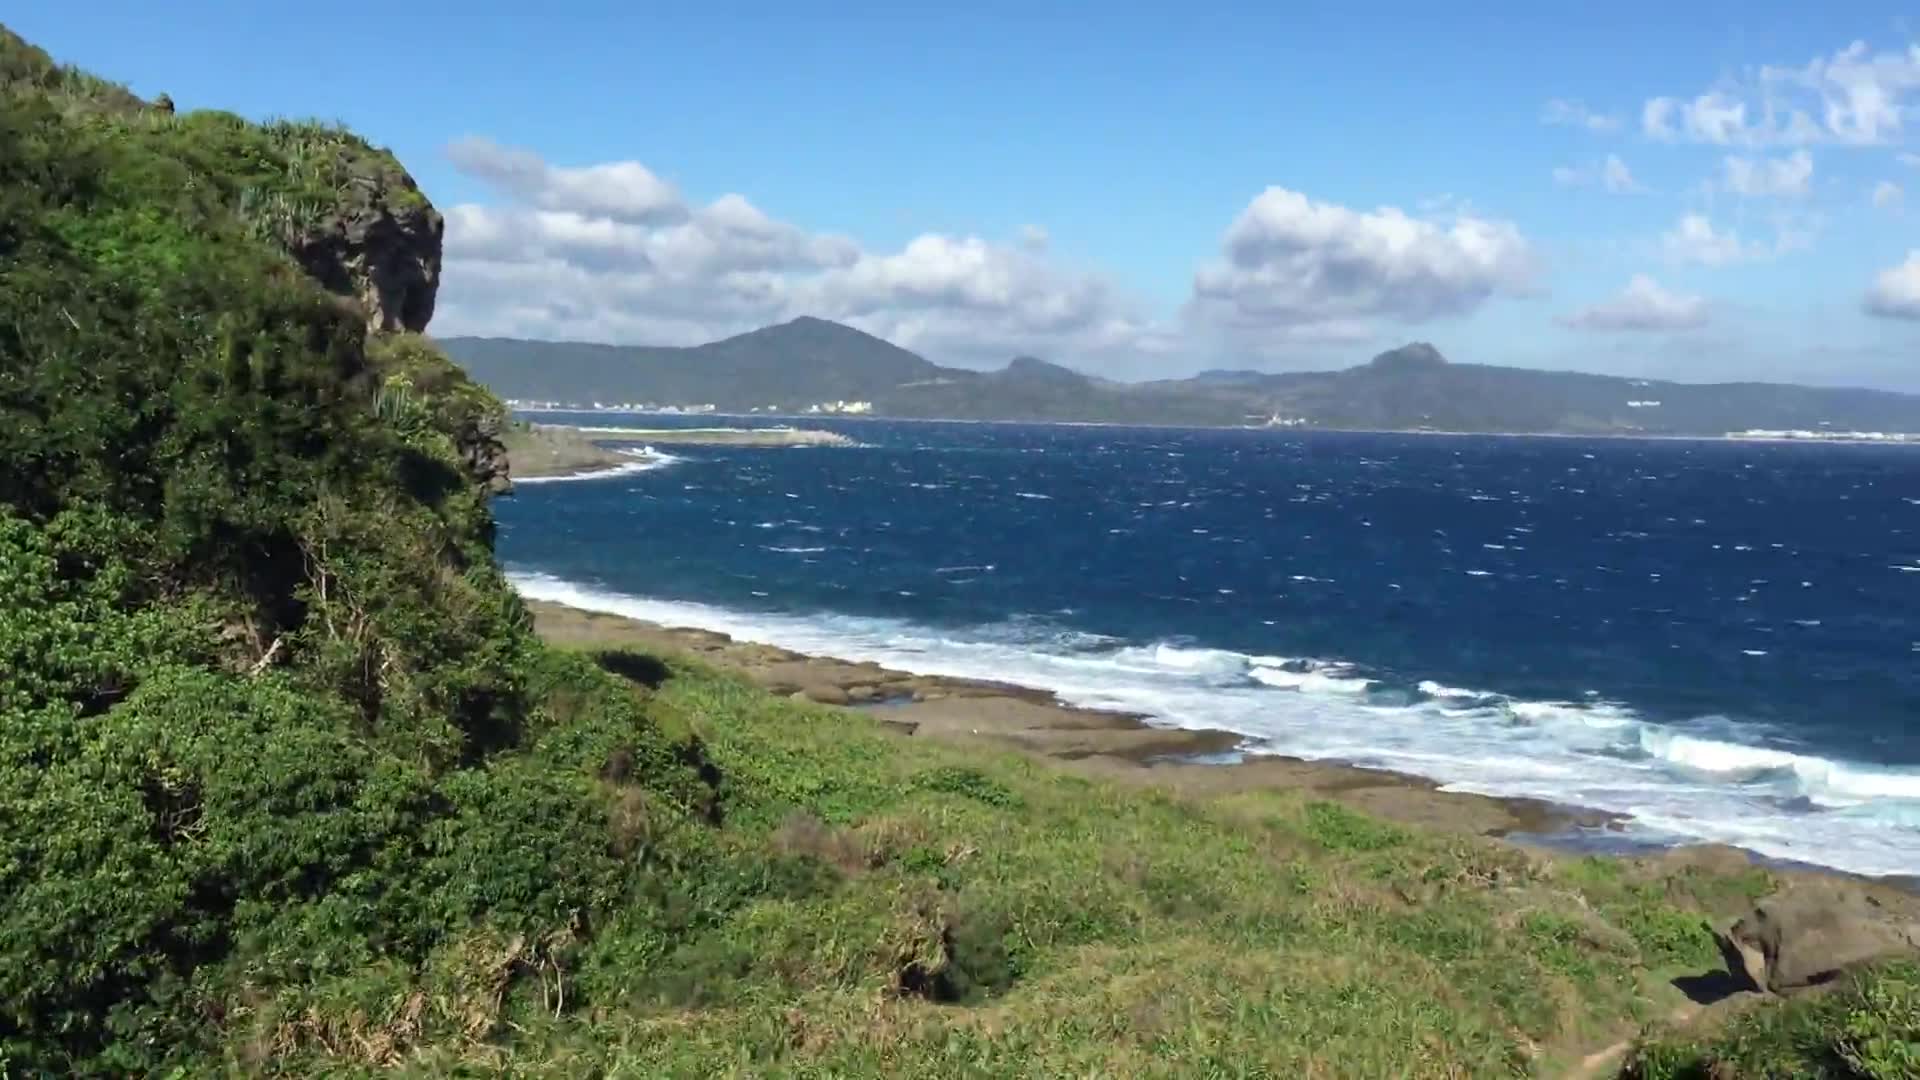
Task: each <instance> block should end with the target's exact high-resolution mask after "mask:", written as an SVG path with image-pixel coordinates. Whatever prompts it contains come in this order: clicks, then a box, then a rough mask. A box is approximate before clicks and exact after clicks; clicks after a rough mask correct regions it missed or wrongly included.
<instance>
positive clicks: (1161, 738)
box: [529, 601, 1615, 836]
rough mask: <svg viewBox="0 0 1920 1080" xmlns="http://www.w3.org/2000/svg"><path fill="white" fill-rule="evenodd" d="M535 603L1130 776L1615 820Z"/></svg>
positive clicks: (992, 686)
mask: <svg viewBox="0 0 1920 1080" xmlns="http://www.w3.org/2000/svg"><path fill="white" fill-rule="evenodd" d="M529 607H530V608H532V610H533V613H534V618H535V624H536V626H537V628H538V630H539V632H540V634H541V636H543V637H545V638H546V639H547V640H549V641H551V642H554V643H555V644H559V645H582V646H584V645H593V646H595V647H602V648H632V649H638V650H641V651H646V652H654V653H683V654H689V655H693V656H696V657H698V658H700V659H701V660H704V661H706V662H708V663H710V664H713V665H715V666H718V667H722V668H725V669H728V670H732V671H735V672H738V673H739V674H741V675H743V676H745V677H746V678H747V679H748V680H750V681H752V682H753V683H754V684H755V685H757V686H760V687H762V688H764V689H766V690H767V691H769V692H771V693H775V694H780V695H785V696H791V697H797V698H804V699H806V700H810V701H814V702H818V703H820V704H823V705H834V706H846V707H852V708H862V709H867V710H871V711H872V713H873V714H874V715H875V716H877V717H879V718H880V719H881V720H883V721H884V722H885V723H887V724H888V725H889V726H891V727H892V728H894V729H895V730H897V731H899V732H901V733H902V734H904V735H910V736H912V737H914V738H925V739H939V740H942V741H946V742H955V743H974V744H981V745H997V746H1001V747H1007V748H1013V749H1018V750H1023V751H1026V752H1029V753H1033V754H1036V755H1040V756H1044V757H1048V758H1051V759H1054V760H1056V761H1058V762H1059V763H1060V764H1061V765H1062V767H1064V768H1068V769H1071V770H1074V771H1077V772H1081V773H1083V774H1088V775H1097V776H1101V777H1105V778H1108V779H1113V780H1118V781H1121V782H1138V783H1142V784H1152V785H1156V786H1162V787H1168V788H1172V789H1174V790H1177V791H1181V792H1186V793H1193V794H1225V793H1231V792H1236V791H1247V790H1254V789H1262V788H1293V789H1300V790H1306V791H1312V792H1316V793H1321V794H1324V795H1326V796H1327V797H1329V798H1335V799H1338V800H1339V801H1341V802H1343V803H1347V804H1349V805H1351V806H1353V807H1354V808H1355V809H1359V810H1364V811H1366V812H1368V813H1371V814H1375V815H1377V816H1379V817H1382V818H1386V819H1388V820H1392V821H1400V822H1408V823H1417V824H1423V825H1431V826H1435V827H1438V828H1444V829H1453V830H1459V831H1464V832H1472V833H1479V834H1483V835H1491V836H1523V835H1524V836H1534V835H1541V834H1555V833H1568V832H1578V831H1597V830H1605V829H1608V828H1609V827H1610V826H1612V825H1613V824H1614V823H1615V822H1614V819H1613V818H1611V817H1610V816H1609V815H1607V814H1604V813H1601V812H1598V811H1593V810H1586V809H1582V808H1578V807H1569V806H1559V805H1555V804H1552V803H1547V802H1541V801H1539V800H1534V799H1508V798H1493V797H1489V796H1484V795H1473V794H1466V793H1460V792H1446V791H1441V790H1439V786H1438V785H1437V784H1435V783H1434V782H1433V781H1431V780H1428V779H1425V778H1423V777H1417V776H1408V775H1404V774H1400V773H1392V772H1385V771H1381V770H1376V769H1362V768H1357V767H1354V766H1351V765H1343V764H1338V763H1334V762H1319V761H1303V760H1299V759H1296V758H1286V757H1278V756H1270V755H1259V756H1247V757H1241V756H1239V755H1235V754H1233V751H1235V750H1237V749H1238V748H1239V747H1240V746H1241V745H1242V743H1243V739H1242V738H1241V736H1239V735H1236V734H1234V733H1232V732H1227V731H1205V730H1193V729H1187V728H1173V727H1160V726H1155V725H1153V724H1150V723H1147V722H1146V720H1145V719H1144V718H1142V717H1139V716H1131V715H1127V714H1124V713H1113V712H1102V711H1097V710H1091V709H1082V708H1077V707H1075V706H1072V705H1068V704H1065V703H1063V702H1061V701H1059V700H1058V699H1057V698H1056V697H1055V696H1054V695H1053V694H1052V693H1050V692H1048V691H1045V690H1036V689H1033V688H1031V687H1023V686H1014V685H1009V684H1003V683H992V682H980V681H975V680H969V679H952V678H945V677H940V676H928V675H915V674H912V673H909V672H903V671H894V670H890V669H888V668H884V667H881V666H880V665H878V664H873V663H851V662H848V661H845V660H838V659H834V658H832V657H819V656H805V655H801V654H799V653H795V652H791V651H789V650H786V649H781V648H777V647H775V646H771V645H761V644H755V643H751V642H742V641H736V640H734V639H733V638H731V637H729V636H727V635H725V634H719V633H714V632H711V631H707V630H694V629H687V628H676V627H666V626H660V625H658V624H655V623H649V622H643V621H640V620H637V619H629V618H626V617H624V616H619V615H611V614H605V613H601V612H593V611H583V610H579V609H577V608H570V607H566V606H564V605H560V604H554V603H548V602H544V601H533V602H530V603H529Z"/></svg>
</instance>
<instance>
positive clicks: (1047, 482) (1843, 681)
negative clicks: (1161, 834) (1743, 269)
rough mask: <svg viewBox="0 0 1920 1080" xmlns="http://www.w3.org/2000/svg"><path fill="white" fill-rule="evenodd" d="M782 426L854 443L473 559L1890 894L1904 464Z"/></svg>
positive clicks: (1901, 667)
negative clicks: (1773, 861) (1607, 818)
mask: <svg viewBox="0 0 1920 1080" xmlns="http://www.w3.org/2000/svg"><path fill="white" fill-rule="evenodd" d="M540 418H541V419H553V420H571V421H573V422H584V421H582V420H580V418H578V417H577V416H567V415H559V414H545V415H543V416H541V417H540ZM591 422H592V423H594V424H598V425H623V424H631V425H633V426H636V427H660V426H664V425H667V424H674V423H678V424H682V425H687V426H702V425H708V424H712V423H714V421H713V420H711V419H700V420H694V421H690V420H682V419H677V418H675V419H663V418H658V417H615V418H612V419H610V418H609V417H608V416H606V415H604V414H601V415H596V416H594V417H593V418H592V420H591ZM726 422H727V423H730V424H733V423H741V422H742V421H733V420H729V421H726ZM805 426H809V427H828V428H832V429H834V430H837V431H841V432H843V433H845V434H848V435H851V436H852V437H854V438H855V439H856V440H858V442H859V444H860V445H858V446H856V447H849V448H806V449H744V448H740V449H736V448H728V447H698V448H693V447H689V448H686V449H684V450H679V451H676V452H675V454H674V455H673V456H672V457H670V458H667V459H665V460H663V461H662V462H661V463H660V464H658V465H657V466H655V467H649V468H639V469H629V470H626V471H623V472H621V473H619V474H616V475H609V476H603V477H599V478H588V479H578V480H567V481H562V482H547V483H526V482H522V483H521V484H520V485H519V490H518V491H517V493H516V494H515V495H514V496H513V497H511V498H508V499H504V500H501V501H500V503H499V504H498V505H497V513H498V516H499V520H500V538H499V551H500V555H501V558H502V560H503V561H504V563H505V564H506V566H507V568H508V571H509V573H510V574H511V575H512V576H513V579H514V581H515V583H516V584H517V585H518V587H519V588H520V589H521V591H522V592H523V593H524V594H526V595H528V596H530V597H537V598H545V599H553V600H559V601H562V602H566V603H572V604H575V605H578V606H581V607H588V608H594V609H599V610H606V611H613V612H619V613H623V614H628V615H632V616H635V617H639V618H645V619H651V620H655V621H658V622H662V623H667V624H672V625H684V626H700V627H706V628H710V629H715V630H720V631H724V632H727V633H730V634H733V635H735V636H737V637H740V638H744V639H749V640H756V641H764V642H769V643H773V644H777V645H781V646H784V647H787V648H791V649H795V650H799V651H802V652H812V653H820V654H828V655H834V656H840V657H845V658H848V659H853V660H875V661H878V662H880V663H883V664H886V665H888V666H891V667H896V668H902V669H906V670H910V671H915V672H921V673H927V674H942V675H954V676H967V677H979V678H991V679H998V680H1003V681H1009V682H1015V683H1021V684H1026V685H1031V686H1038V687H1045V688H1048V689H1051V690H1054V691H1056V692H1057V693H1058V694H1059V695H1060V696H1061V697H1062V698H1063V699H1065V700H1068V701H1071V702H1075V703H1079V704H1084V705H1088V706H1095V707H1104V708H1113V709H1122V710H1128V711H1133V712H1138V713H1142V714H1145V715H1147V716H1150V717H1152V718H1153V722H1155V723H1161V724H1168V725H1176V726H1187V727H1206V728H1222V729H1227V730H1231V731H1234V732H1238V733H1240V734H1242V735H1243V736H1245V737H1246V740H1247V743H1246V748H1245V752H1246V753H1249V754H1262V753H1270V754H1284V755H1289V756H1294V757H1301V758H1310V759H1328V760H1339V761H1345V762H1352V763H1356V764H1359V765H1363V766H1369V767H1378V768H1385V769H1394V770H1398V771H1403V772H1409V773H1416V774H1419V775H1423V776H1428V777H1432V778H1434V779H1436V780H1438V781H1440V782H1442V783H1444V784H1445V785H1447V786H1448V788H1449V789H1452V790H1461V791H1473V792H1480V793H1483V794H1491V795H1525V796H1533V797H1538V798H1544V799H1551V800H1555V801H1558V802H1563V803H1571V804H1575V805H1580V806H1587V807H1594V808H1598V809H1603V810H1609V811H1614V812H1617V813H1621V814H1624V815H1627V816H1628V818H1629V824H1628V826H1627V832H1626V834H1625V835H1626V836H1628V837H1629V838H1631V839H1632V840H1633V841H1634V842H1645V843H1654V844H1668V843H1683V842H1699V841H1710V842H1719V843H1728V844H1737V845H1740V846H1742V847H1746V848H1749V849H1752V850H1754V851H1757V852H1760V853H1762V854H1764V855H1768V856H1771V857H1775V858H1780V859H1789V860H1795V861H1802V862H1808V863H1814V864H1819V865H1826V866H1832V867H1837V868H1840V869H1845V870H1850V871H1855V872H1859V873H1867V874H1915V873H1920V449H1916V448H1911V447H1898V446H1855V445H1805V444H1769V443H1747V442H1730V441H1708V440H1698V441H1679V440H1675V441H1653V440H1603V439H1577V438H1514V437H1496V436H1485V437H1482V436H1415V435H1390V434H1348V433H1333V432H1310V433H1298V432H1281V431H1223V430H1181V429H1159V428H1155V429H1130V428H1110V427H1077V426H1058V425H1048V426H1037V425H1034V426H1029V425H1010V424H944V423H905V422H887V421H851V420H831V421H821V422H818V423H815V422H813V421H811V420H809V421H807V422H806V424H805Z"/></svg>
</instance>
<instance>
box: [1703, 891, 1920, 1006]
mask: <svg viewBox="0 0 1920 1080" xmlns="http://www.w3.org/2000/svg"><path fill="white" fill-rule="evenodd" d="M1720 936H1721V944H1722V945H1723V947H1724V951H1725V952H1726V953H1727V955H1728V958H1729V960H1730V961H1733V960H1736V959H1737V960H1738V962H1739V963H1740V965H1741V966H1742V967H1744V968H1745V969H1746V970H1745V974H1746V976H1747V978H1749V979H1750V980H1752V982H1753V985H1754V986H1756V987H1759V988H1761V989H1764V990H1771V991H1772V992H1774V993H1776V994H1787V993H1792V992H1793V991H1795V990H1801V989H1805V988H1806V987H1809V986H1815V985H1818V984H1820V983H1823V982H1826V981H1828V980H1830V979H1832V978H1834V977H1835V976H1837V975H1839V974H1841V973H1843V972H1845V971H1846V970H1848V969H1850V968H1853V967H1856V966H1858V965H1861V964H1865V963H1869V962H1871V961H1874V960H1880V959H1884V958H1887V957H1893V956H1899V955H1903V954H1906V955H1913V956H1916V957H1920V924H1916V923H1914V922H1911V921H1907V920H1905V919H1903V918H1901V917H1899V916H1898V915H1896V914H1895V913H1894V912H1892V911H1889V910H1887V908H1886V907H1885V905H1883V904H1882V903H1881V902H1880V901H1879V900H1877V899H1875V898H1874V897H1872V896H1870V895H1868V894H1866V893H1865V892H1863V891H1861V890H1860V889H1859V888H1857V887H1855V886H1851V885H1847V884H1844V883H1838V882H1836V883H1819V884H1812V883H1809V884H1804V885H1798V886H1795V887H1793V888H1791V889H1788V890H1787V891H1784V892H1780V893H1776V894H1774V895H1773V896H1769V897H1767V898H1766V899H1764V900H1762V901H1760V902H1759V903H1758V904H1756V905H1754V907H1753V910H1751V911H1749V912H1747V914H1745V915H1744V916H1742V917H1741V918H1740V919H1739V921H1737V922H1735V923H1734V924H1733V926H1731V927H1730V928H1728V930H1727V931H1726V932H1725V933H1724V934H1722V935H1720ZM1734 974H1736V975H1737V974H1740V972H1738V971H1736V972H1734Z"/></svg>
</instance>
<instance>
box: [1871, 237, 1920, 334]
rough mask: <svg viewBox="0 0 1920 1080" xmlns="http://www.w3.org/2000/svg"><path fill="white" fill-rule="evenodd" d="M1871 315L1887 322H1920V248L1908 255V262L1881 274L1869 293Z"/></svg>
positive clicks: (1891, 267) (1875, 279)
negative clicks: (1919, 320) (1893, 320)
mask: <svg viewBox="0 0 1920 1080" xmlns="http://www.w3.org/2000/svg"><path fill="white" fill-rule="evenodd" d="M1865 306H1866V309H1867V314H1869V315H1878V316H1880V317H1882V318H1887V319H1920V248H1916V249H1915V250H1913V251H1909V252H1907V260H1906V261H1905V262H1903V263H1901V264H1900V265H1898V266H1890V267H1888V268H1887V269H1885V270H1882V271H1880V273H1879V275H1878V276H1877V277H1875V278H1874V279H1873V287H1872V288H1870V289H1868V290H1867V299H1866V304H1865Z"/></svg>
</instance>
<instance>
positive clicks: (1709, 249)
mask: <svg viewBox="0 0 1920 1080" xmlns="http://www.w3.org/2000/svg"><path fill="white" fill-rule="evenodd" d="M1660 242H1661V246H1662V248H1664V249H1665V251H1666V254H1667V258H1669V259H1671V260H1673V261H1674V262H1677V263H1698V264H1700V265H1702V266H1731V265H1733V264H1734V263H1740V262H1747V261H1750V260H1753V259H1761V258H1765V257H1766V256H1767V254H1768V251H1767V248H1766V247H1765V245H1762V244H1759V243H1752V244H1749V243H1747V242H1746V241H1744V240H1742V239H1741V238H1740V234H1739V233H1738V232H1736V231H1734V230H1732V229H1727V230H1724V231H1723V230H1720V229H1716V228H1714V225H1713V221H1712V220H1711V219H1710V218H1708V217H1707V216H1706V215H1705V214H1687V215H1685V216H1684V217H1682V218H1681V219H1680V221H1679V223H1678V224H1676V225H1675V226H1674V227H1673V228H1672V229H1669V230H1668V231H1667V232H1666V234H1665V235H1663V236H1662V237H1661V238H1660Z"/></svg>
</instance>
